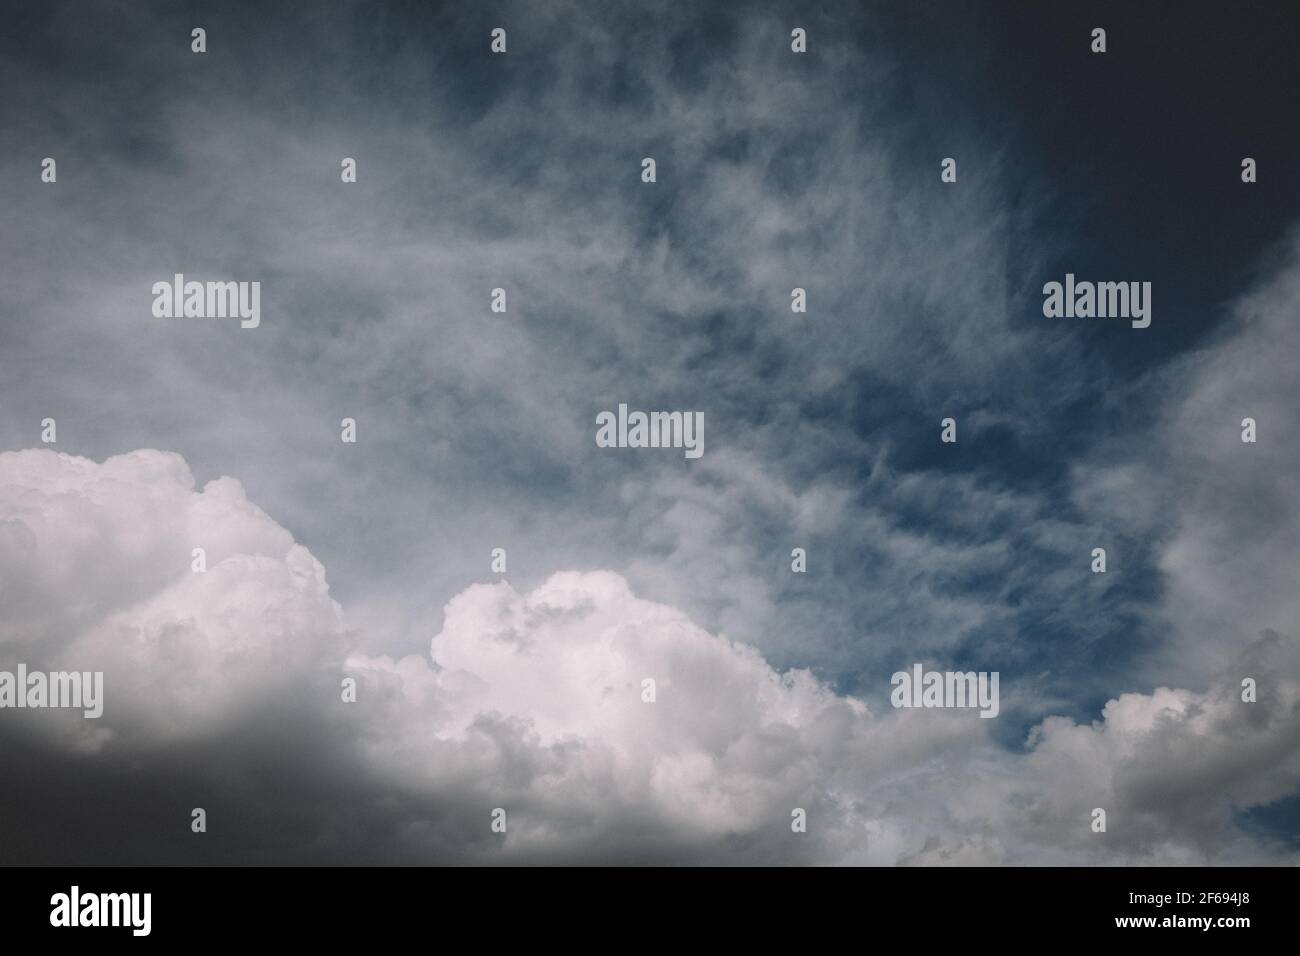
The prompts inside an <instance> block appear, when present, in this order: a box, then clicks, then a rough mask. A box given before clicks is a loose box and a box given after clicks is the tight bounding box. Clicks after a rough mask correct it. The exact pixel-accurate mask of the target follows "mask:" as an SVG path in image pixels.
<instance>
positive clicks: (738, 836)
mask: <svg viewBox="0 0 1300 956" xmlns="http://www.w3.org/2000/svg"><path fill="white" fill-rule="evenodd" d="M0 521H3V524H0V527H3V528H4V529H5V531H4V535H3V537H2V538H0V541H3V543H4V547H3V549H0V561H3V562H4V563H5V566H6V567H14V568H19V567H21V568H24V569H26V570H25V577H24V578H22V579H16V578H7V579H6V580H7V581H12V582H14V583H15V584H17V585H19V587H20V588H21V589H22V591H23V594H24V597H25V600H26V601H27V602H28V603H27V604H26V605H23V606H25V607H27V608H29V609H30V608H32V607H51V608H52V607H58V606H60V604H61V602H62V598H63V597H64V596H65V595H74V596H76V598H77V601H76V602H71V603H73V604H75V611H76V613H75V614H73V613H72V612H71V611H68V612H65V613H64V615H63V616H62V617H53V616H51V617H50V618H49V621H50V623H49V625H48V626H47V628H46V629H45V630H44V631H42V632H40V633H37V634H36V635H35V639H31V640H26V641H21V642H20V641H17V640H16V639H15V638H16V637H17V636H19V631H20V630H21V627H20V626H19V624H20V619H16V618H14V617H13V616H10V615H6V616H5V622H4V623H5V626H6V628H7V630H6V632H5V633H6V634H7V635H8V640H6V642H5V644H4V646H3V652H2V653H3V660H2V661H0V663H2V664H3V665H4V666H13V665H14V664H15V663H16V662H17V661H18V660H20V659H21V660H25V661H26V662H27V663H29V664H31V665H33V666H42V667H50V668H54V667H66V668H70V669H71V668H75V669H79V670H95V669H102V670H103V671H105V674H106V696H107V700H106V706H105V710H104V716H103V717H102V718H101V719H99V720H98V721H86V720H83V719H80V718H76V719H71V718H69V717H68V715H66V714H57V715H55V714H52V713H50V712H44V713H36V712H28V713H27V714H26V715H24V716H25V721H24V723H23V724H22V727H21V729H22V733H30V734H35V735H37V737H38V738H41V737H44V736H48V733H49V731H50V728H52V727H57V731H58V733H57V735H56V736H57V737H58V738H59V739H60V740H61V744H60V746H62V747H64V748H66V749H67V750H68V751H69V752H70V753H72V754H73V755H74V757H73V759H74V760H84V761H92V763H90V764H89V765H87V766H86V768H85V769H86V772H93V769H94V768H96V767H101V768H102V767H103V766H105V765H104V764H103V763H94V762H93V761H96V760H102V761H111V762H115V763H119V764H120V763H123V762H125V763H128V764H130V763H135V762H139V761H142V760H143V761H146V762H148V761H149V760H150V759H157V758H158V757H159V756H161V755H166V754H169V753H170V754H174V753H175V752H176V751H177V748H181V749H184V750H188V751H191V752H192V753H193V754H195V755H199V754H202V753H204V752H205V751H207V750H210V749H215V750H218V751H221V752H223V753H225V754H226V756H224V757H222V759H221V761H220V762H219V766H222V767H223V768H224V769H225V770H226V771H229V770H230V769H232V768H233V769H234V770H235V771H236V773H239V774H247V773H248V771H249V769H250V767H249V764H250V763H251V762H253V756H254V754H241V753H240V748H241V741H242V740H246V737H245V736H244V735H245V734H246V732H247V726H246V723H245V720H246V718H247V715H249V714H263V713H266V712H268V710H270V711H274V710H275V709H276V708H278V707H285V706H287V707H289V708H290V709H291V710H293V711H295V712H297V715H298V719H297V720H295V721H291V722H290V723H289V724H288V725H287V726H290V727H292V728H295V729H294V730H293V731H292V733H291V734H290V736H289V738H288V739H285V740H283V741H282V745H283V746H285V747H286V748H287V749H288V750H290V751H298V752H304V753H308V752H315V753H318V754H325V755H328V756H327V758H326V759H325V760H324V761H323V764H324V765H327V766H330V767H334V768H338V769H339V772H343V773H346V774H348V775H349V776H351V777H353V778H354V780H355V784H356V786H357V787H358V788H359V791H360V793H361V794H364V796H362V797H360V798H358V797H357V795H356V794H355V793H354V794H353V795H352V797H350V798H349V799H356V800H357V802H356V803H355V804H351V805H350V804H348V803H346V802H340V803H339V805H336V806H332V807H331V808H330V812H331V813H332V814H335V815H337V816H338V817H340V818H342V819H343V820H346V821H347V823H346V825H345V828H359V829H362V830H373V829H375V828H376V827H379V829H380V830H381V831H383V832H384V833H385V837H384V841H381V844H380V845H379V846H375V847H372V850H371V852H374V853H377V854H379V855H381V856H382V854H383V853H384V852H385V851H390V852H394V853H400V858H401V859H420V860H427V861H435V860H447V859H455V860H469V861H475V860H477V861H485V860H494V859H495V860H514V861H518V862H540V861H546V860H551V861H554V860H557V859H559V860H590V861H600V860H605V861H631V860H642V861H646V860H649V861H661V862H667V861H672V860H678V861H690V860H694V861H696V862H704V861H719V862H750V863H752V862H767V863H780V862H798V861H803V862H830V863H835V862H876V863H895V862H911V863H918V862H932V863H933V862H942V863H975V862H979V863H990V862H1029V861H1049V862H1066V861H1072V860H1075V861H1077V860H1080V859H1083V860H1090V861H1094V862H1106V861H1115V860H1122V861H1129V862H1152V861H1160V862H1191V861H1194V860H1206V859H1210V860H1222V859H1224V858H1231V857H1232V856H1233V855H1234V854H1237V855H1241V856H1243V857H1244V856H1246V855H1247V850H1248V843H1249V841H1248V840H1247V839H1246V837H1245V836H1244V835H1243V834H1242V833H1241V832H1240V831H1238V830H1236V829H1235V828H1234V826H1233V819H1232V814H1233V811H1234V810H1235V809H1239V808H1243V807H1247V806H1252V805H1259V804H1264V803H1268V802H1270V801H1272V800H1276V799H1278V798H1279V797H1281V796H1284V795H1286V794H1287V793H1289V792H1291V791H1293V790H1294V789H1295V787H1296V786H1297V784H1300V723H1298V722H1297V719H1296V714H1297V712H1300V681H1297V680H1296V679H1295V677H1294V675H1296V674H1298V673H1300V668H1298V667H1297V666H1296V665H1297V647H1296V642H1295V640H1294V639H1291V638H1285V637H1283V636H1282V635H1279V634H1271V635H1268V636H1267V637H1266V638H1265V639H1263V640H1262V641H1260V642H1257V643H1256V644H1255V645H1254V646H1253V647H1252V648H1251V649H1250V653H1251V655H1252V657H1251V658H1250V660H1249V662H1248V663H1247V662H1243V664H1242V666H1246V667H1249V668H1250V669H1251V673H1253V674H1258V675H1261V676H1260V677H1259V681H1260V701H1259V703H1258V704H1253V705H1247V704H1243V703H1242V702H1241V700H1240V698H1239V695H1238V688H1237V687H1236V686H1235V683H1236V680H1237V677H1236V675H1237V674H1238V673H1239V672H1240V671H1239V670H1233V671H1231V672H1230V673H1229V674H1228V675H1227V676H1225V677H1224V678H1223V679H1222V680H1221V681H1219V682H1218V683H1217V684H1216V685H1215V686H1214V687H1212V688H1211V689H1210V690H1208V691H1206V692H1201V693H1197V692H1193V691H1189V690H1173V689H1168V688H1159V689H1157V690H1156V691H1154V692H1153V693H1151V694H1124V695H1121V696H1120V697H1118V698H1116V699H1114V700H1112V701H1110V702H1109V703H1108V704H1107V705H1106V707H1105V708H1104V710H1103V713H1102V715H1101V719H1100V720H1098V721H1095V722H1093V723H1091V724H1082V725H1081V724H1078V723H1075V722H1074V721H1072V720H1070V719H1067V718H1063V717H1052V718H1048V719H1047V720H1045V721H1043V722H1042V723H1041V724H1040V725H1039V726H1037V727H1036V728H1035V729H1034V730H1033V731H1032V732H1031V734H1030V735H1029V739H1028V741H1027V742H1026V747H1025V750H1024V752H1023V753H1021V754H1016V753H1014V751H1008V750H1006V749H1004V748H1002V747H1000V746H998V745H997V744H996V743H995V742H994V741H992V740H991V739H990V738H989V737H988V736H987V734H986V729H985V727H984V723H985V722H983V721H980V720H979V719H978V718H977V717H975V715H974V713H963V712H943V711H939V712H934V711H893V710H890V709H888V708H886V709H885V710H884V711H883V712H879V713H873V711H872V709H871V708H870V707H868V706H867V705H866V704H864V703H863V702H862V701H860V700H855V699H853V698H852V697H846V696H842V695H840V694H837V693H835V692H834V691H833V690H832V689H831V688H829V687H828V686H827V685H826V684H824V683H823V682H821V681H819V680H817V679H816V678H815V677H814V676H813V675H811V674H810V673H809V672H807V671H803V670H790V671H786V672H784V673H781V672H778V671H776V670H774V669H773V668H772V667H771V666H769V665H768V664H767V662H765V661H764V659H763V658H762V656H761V655H760V654H759V653H758V652H757V651H756V650H755V649H754V648H752V647H750V646H747V645H745V644H742V643H736V642H733V641H730V640H728V639H726V638H723V637H720V636H718V635H715V634H710V633H708V632H707V631H705V630H703V629H701V628H700V627H698V626H697V625H695V624H694V623H692V621H691V620H690V619H689V618H688V617H687V616H686V615H685V614H683V613H682V612H681V611H679V610H677V609H674V608H671V607H668V606H665V605H662V604H658V603H655V602H650V601H646V600H644V599H641V598H638V597H637V596H636V595H634V594H633V593H632V592H631V590H630V589H629V587H628V584H627V582H626V580H624V579H623V578H622V577H620V576H619V575H617V574H614V573H612V572H608V571H598V572H587V573H578V572H561V573H557V574H555V575H553V576H551V577H550V578H549V579H547V580H546V581H545V582H544V583H543V584H541V585H540V586H538V587H536V588H534V589H533V590H531V591H529V592H527V593H520V592H518V591H516V590H515V589H514V588H512V587H511V586H510V585H509V584H508V583H505V582H500V583H496V584H491V585H487V584H479V585H473V586H471V587H469V588H467V589H466V590H465V591H464V592H462V593H461V594H459V595H458V596H456V597H455V598H454V599H453V600H452V601H451V602H450V603H449V604H448V606H447V608H446V609H445V618H444V621H443V625H442V628H441V630H440V631H439V633H437V635H436V636H434V637H433V639H432V641H431V645H430V653H429V654H428V655H419V656H415V655H412V656H407V657H404V658H401V659H393V658H391V657H387V656H382V655H380V656H372V655H369V654H366V653H364V652H360V651H358V650H356V645H357V644H358V639H357V636H356V635H355V634H353V635H349V634H348V632H347V630H346V629H345V628H344V625H343V621H342V615H341V610H340V608H339V607H338V605H337V604H335V602H334V601H333V600H332V599H331V598H330V596H329V591H328V587H327V586H326V583H325V575H324V569H323V568H322V567H321V566H320V564H319V562H317V561H316V560H315V559H314V558H313V557H312V556H311V555H310V553H309V552H308V551H307V550H306V549H305V548H303V547H302V546H301V545H299V544H296V543H295V542H294V541H293V539H292V537H291V536H290V535H289V533H288V532H287V531H285V530H284V529H283V528H281V527H280V526H279V525H277V524H276V523H275V522H274V521H273V520H272V519H271V518H270V517H268V516H267V515H266V514H265V513H264V512H262V511H261V510H260V509H258V508H257V507H256V506H255V505H253V504H252V503H250V502H249V501H248V500H247V498H246V497H245V496H244V494H243V491H242V489H241V487H240V486H239V483H238V482H236V481H234V480H232V479H229V478H222V479H218V480H215V481H212V482H209V483H208V484H207V485H206V486H204V487H203V488H202V489H201V490H199V489H196V488H195V486H194V482H193V479H192V477H191V475H190V473H189V470H188V468H187V467H186V465H185V463H184V461H183V460H182V459H181V458H180V457H179V456H177V455H174V454H169V453H164V452H157V451H150V450H141V451H137V452H133V453H131V454H129V455H123V456H118V457H115V458H110V459H108V460H107V461H105V462H104V463H102V464H96V463H94V462H91V461H88V460H86V459H80V458H76V457H73V456H69V455H64V454H56V453H54V452H51V451H45V450H39V451H37V450H32V451H24V452H18V453H5V454H3V455H0ZM195 546H204V547H206V548H207V549H208V553H209V564H208V570H207V572H205V573H195V572H194V571H192V570H191V558H190V550H191V548H192V547H195ZM77 568H80V569H81V570H79V571H78V570H76V569H77ZM100 568H102V569H104V570H105V573H106V574H108V575H110V580H111V582H112V583H113V585H114V586H113V587H112V588H109V587H107V586H101V585H102V582H101V581H99V579H98V576H97V573H96V572H94V571H93V570H92V571H91V572H89V573H88V572H87V570H86V569H100ZM128 573H129V580H124V579H123V578H122V576H123V575H128ZM112 575H117V577H112ZM83 579H84V580H83ZM83 585H85V586H83ZM10 596H11V595H10V594H9V592H6V595H5V597H6V598H9V597H10ZM13 596H14V597H17V591H15V592H14V594H13ZM62 603H64V604H68V603H70V602H62ZM5 606H6V607H10V606H14V604H13V603H12V602H10V601H8V600H6V602H5ZM56 624H57V628H56V627H55V625H56ZM1263 675H1271V676H1263ZM1288 675H1290V676H1288ZM345 676H351V677H354V678H356V680H357V682H358V695H357V697H358V699H357V702H356V703H355V704H350V703H345V702H343V700H342V695H341V694H340V682H341V679H342V678H343V677H345ZM646 679H652V680H653V681H654V682H655V683H654V700H653V702H647V700H646V699H645V695H646V685H645V684H644V681H645V680H646ZM14 713H16V712H12V711H11V712H8V713H6V714H5V717H6V718H7V719H8V718H11V717H12V716H13V714H14ZM18 726H19V725H17V724H9V725H8V726H7V727H6V730H7V732H8V733H9V734H11V735H12V734H13V733H14V732H15V729H16V728H18ZM306 728H311V730H310V731H307V730H306ZM284 732H285V731H284V730H283V728H282V729H281V730H280V731H278V733H280V734H283V733H284ZM293 734H297V735H299V736H297V737H295V736H293ZM20 736H21V734H20ZM223 738H225V739H223ZM253 749H254V753H255V752H256V748H253ZM275 773H276V772H275V771H274V770H273V771H272V776H273V777H274V775H275ZM202 776H203V775H202V774H200V777H202ZM940 781H946V783H944V784H943V785H942V786H940V784H939V782H940ZM228 785H229V781H227V783H226V784H223V785H221V786H228ZM205 786H206V787H217V786H218V785H217V783H216V781H215V780H211V779H209V780H208V781H207V782H206V784H205ZM244 786H246V782H245V784H241V785H239V786H237V788H236V789H243V788H244ZM201 794H202V789H200V792H199V793H198V794H196V795H195V800H196V803H197V805H203V801H202V798H201ZM251 796H252V795H251V794H248V793H245V794H244V799H251ZM1094 806H1102V807H1105V808H1106V809H1107V812H1108V814H1109V820H1110V830H1109V832H1108V833H1107V834H1104V835H1100V834H1093V833H1091V831H1090V830H1089V828H1088V823H1089V819H1090V818H1089V813H1090V811H1091V809H1092V808H1093V807H1094ZM496 807H501V808H503V809H505V810H506V812H507V818H508V821H509V826H508V832H507V834H506V835H505V836H499V835H494V834H492V833H491V832H490V830H489V823H490V813H491V811H492V810H493V809H494V808H496ZM795 808H802V809H803V810H805V811H806V813H807V815H808V820H809V824H808V832H807V833H806V834H796V833H794V832H792V830H791V826H790V823H791V814H792V811H794V810H795ZM295 812H297V810H296V808H295V806H294V805H293V804H292V803H286V804H284V805H278V804H274V803H273V804H272V805H270V806H263V808H262V814H264V815H265V816H266V817H267V818H268V820H279V819H280V818H281V817H282V816H284V817H288V816H292V815H293V814H294V813H295ZM380 821H383V823H382V825H381V823H380ZM171 825H173V826H183V825H184V821H183V820H177V821H172V823H171ZM399 838H400V840H401V841H402V849H401V850H400V851H398V850H396V849H395V848H393V847H391V846H389V844H388V843H387V842H385V841H389V840H398V839H399ZM334 839H336V840H339V839H340V838H339V837H338V835H337V834H336V835H335V837H334ZM315 849H316V851H317V852H324V850H323V849H322V848H321V847H319V846H317V847H316V848H315ZM302 852H303V848H302V847H297V848H296V849H293V850H291V851H290V856H291V858H292V856H293V855H294V854H301V853H302ZM1250 852H1255V853H1257V852H1258V848H1255V849H1253V850H1251V851H1250ZM1279 858H1280V857H1279ZM86 862H91V860H86Z"/></svg>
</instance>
